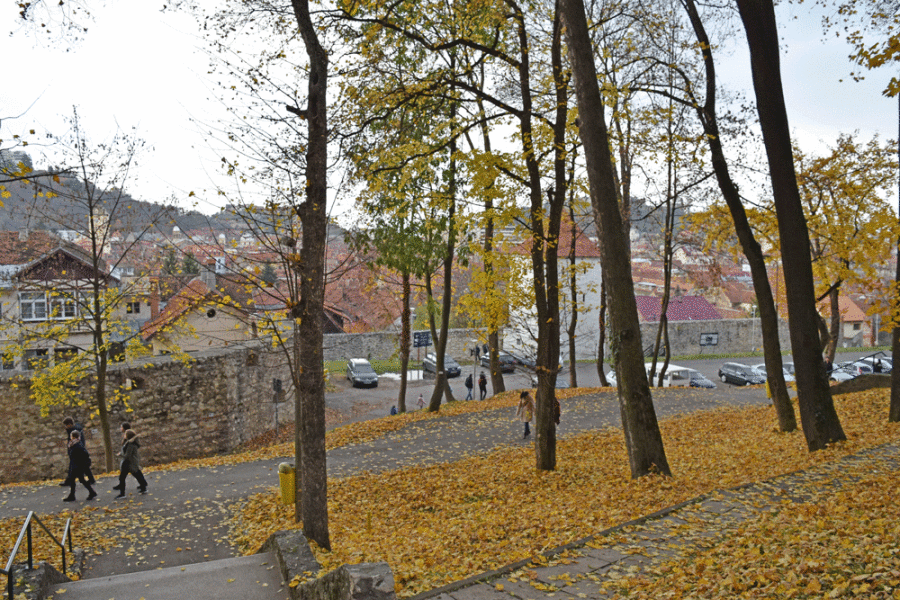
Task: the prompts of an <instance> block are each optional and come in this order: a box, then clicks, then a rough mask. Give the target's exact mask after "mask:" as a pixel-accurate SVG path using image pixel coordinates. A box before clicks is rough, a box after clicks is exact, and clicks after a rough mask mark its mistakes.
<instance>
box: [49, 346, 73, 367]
mask: <svg viewBox="0 0 900 600" xmlns="http://www.w3.org/2000/svg"><path fill="white" fill-rule="evenodd" d="M76 356H78V348H57V349H56V350H54V351H53V359H54V360H55V361H56V364H59V363H63V362H69V361H70V360H72V359H73V358H75V357H76Z"/></svg>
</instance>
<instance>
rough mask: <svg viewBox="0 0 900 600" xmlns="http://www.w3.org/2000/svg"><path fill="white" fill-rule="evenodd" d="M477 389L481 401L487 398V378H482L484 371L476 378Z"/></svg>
mask: <svg viewBox="0 0 900 600" xmlns="http://www.w3.org/2000/svg"><path fill="white" fill-rule="evenodd" d="M478 389H479V391H480V392H481V399H482V400H484V399H485V398H487V377H485V376H484V371H482V372H481V377H479V378H478Z"/></svg>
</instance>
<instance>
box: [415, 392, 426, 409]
mask: <svg viewBox="0 0 900 600" xmlns="http://www.w3.org/2000/svg"><path fill="white" fill-rule="evenodd" d="M416 404H418V405H419V410H422V409H423V408H425V398H423V397H422V394H419V399H418V400H416Z"/></svg>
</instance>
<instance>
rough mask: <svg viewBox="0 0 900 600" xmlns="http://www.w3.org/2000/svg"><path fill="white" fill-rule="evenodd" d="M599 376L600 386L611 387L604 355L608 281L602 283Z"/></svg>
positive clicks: (599, 323)
mask: <svg viewBox="0 0 900 600" xmlns="http://www.w3.org/2000/svg"><path fill="white" fill-rule="evenodd" d="M597 332H598V334H597V375H598V376H599V377H600V385H601V386H603V387H608V386H609V381H608V380H607V379H606V369H604V368H603V367H604V364H605V363H606V361H605V360H604V355H605V354H606V280H605V279H604V280H602V281H601V282H600V311H599V314H598V315H597Z"/></svg>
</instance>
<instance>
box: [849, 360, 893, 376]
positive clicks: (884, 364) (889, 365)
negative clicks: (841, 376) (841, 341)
mask: <svg viewBox="0 0 900 600" xmlns="http://www.w3.org/2000/svg"><path fill="white" fill-rule="evenodd" d="M856 362H859V363H864V364H866V365H868V366H870V367H872V372H873V373H874V372H875V365H877V364H878V363H881V372H882V373H890V372H891V369H893V366H894V362H893V360H891V357H890V356H866V357H864V358H861V359H859V360H858V361H856Z"/></svg>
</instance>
